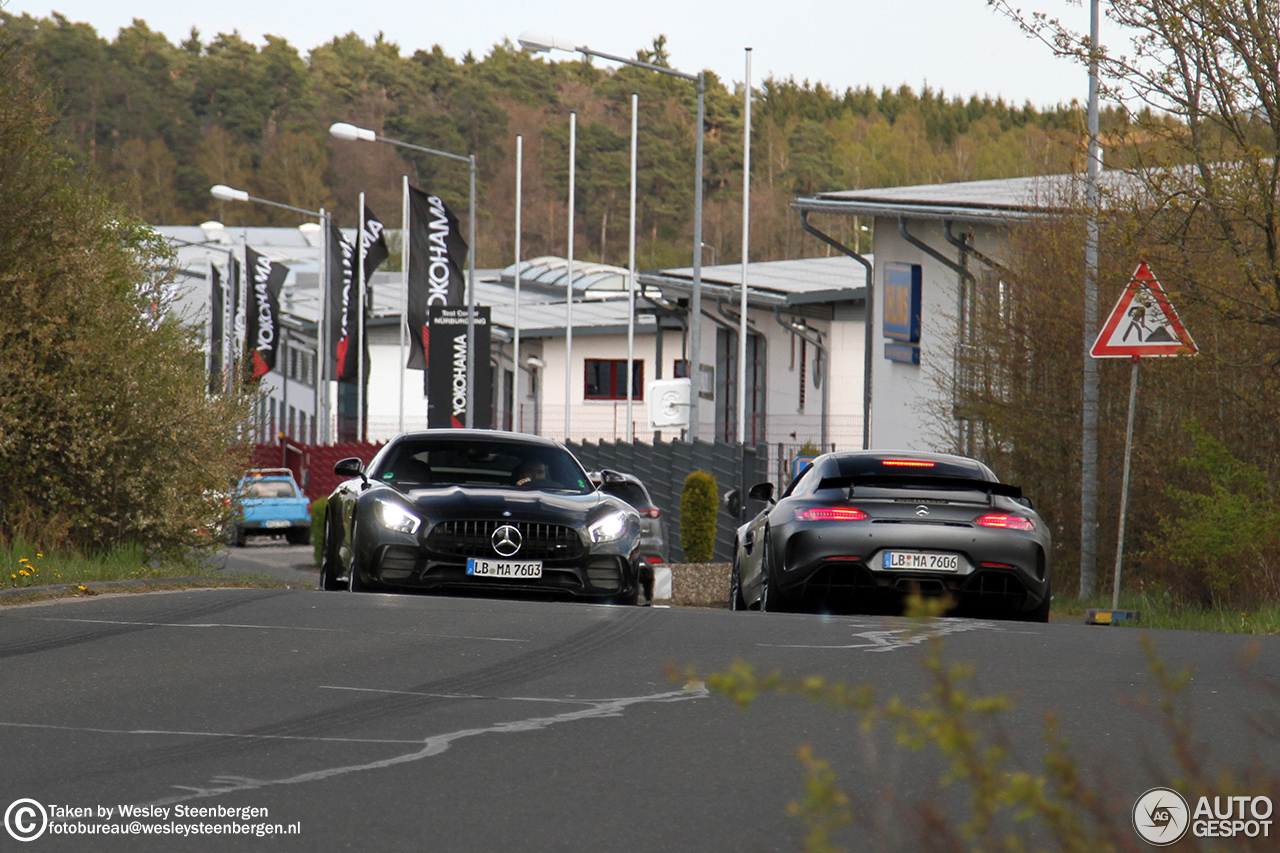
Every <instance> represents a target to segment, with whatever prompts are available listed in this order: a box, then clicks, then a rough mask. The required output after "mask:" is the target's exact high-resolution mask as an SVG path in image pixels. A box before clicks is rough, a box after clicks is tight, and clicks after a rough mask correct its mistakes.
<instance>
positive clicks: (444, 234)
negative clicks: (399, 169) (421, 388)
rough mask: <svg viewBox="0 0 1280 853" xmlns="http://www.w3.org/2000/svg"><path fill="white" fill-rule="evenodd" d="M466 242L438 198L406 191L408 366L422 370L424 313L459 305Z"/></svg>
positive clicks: (425, 334)
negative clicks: (407, 213)
mask: <svg viewBox="0 0 1280 853" xmlns="http://www.w3.org/2000/svg"><path fill="white" fill-rule="evenodd" d="M466 257H467V241H466V240H464V239H462V234H461V233H460V229H459V228H458V217H456V216H454V215H453V212H452V211H450V210H449V208H448V207H446V206H445V203H444V202H443V201H441V200H440V198H439V197H437V196H433V195H429V194H428V193H424V192H423V191H422V190H419V189H415V188H413V187H410V188H409V317H408V320H409V362H408V365H407V366H408V367H409V368H411V369H413V370H425V369H426V367H427V354H428V351H429V346H428V344H427V341H428V331H427V327H428V319H427V313H428V310H429V309H430V307H431V306H433V305H461V304H462V303H463V299H464V296H465V293H466V290H465V287H466V284H465V281H464V279H463V276H462V269H463V267H464V266H465V264H466Z"/></svg>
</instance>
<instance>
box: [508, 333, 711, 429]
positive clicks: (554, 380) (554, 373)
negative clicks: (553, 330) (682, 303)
mask: <svg viewBox="0 0 1280 853" xmlns="http://www.w3.org/2000/svg"><path fill="white" fill-rule="evenodd" d="M651 328H652V327H650V329H651ZM713 342H714V338H713ZM522 349H523V345H522ZM679 354H680V336H679V334H678V333H677V332H671V331H668V332H667V333H666V338H665V340H664V348H663V352H662V357H663V376H664V377H665V378H668V379H670V378H671V363H672V360H673V359H675V358H678V357H679ZM626 357H627V336H626V334H625V333H623V334H609V335H587V334H581V333H579V334H576V335H574V336H573V364H572V366H571V369H572V371H573V373H572V379H571V381H570V383H569V405H570V406H571V407H572V411H571V412H570V416H569V421H570V424H569V427H570V430H571V432H572V436H571V437H572V438H573V440H575V441H582V440H584V439H586V440H589V441H599V440H601V439H606V440H609V441H612V440H614V439H615V438H625V437H626V435H627V430H626V422H627V402H626V400H625V399H622V400H587V399H585V394H584V385H585V383H584V376H585V370H586V360H587V359H589V358H590V359H594V358H599V359H625V358H626ZM634 357H635V360H636V361H641V362H643V363H644V382H645V385H646V386H647V385H648V384H649V383H650V382H651V381H653V379H654V378H655V376H656V373H655V370H656V367H655V365H656V361H655V358H656V345H655V340H654V334H653V332H652V331H646V332H645V333H644V334H641V333H640V331H639V329H637V331H636V335H635V348H634ZM542 360H543V362H545V364H546V366H545V367H544V368H542V369H541V370H540V371H539V374H540V376H539V381H540V384H541V389H540V390H541V394H540V396H541V401H540V405H541V411H540V416H541V427H542V431H541V434H542V435H544V436H547V437H549V438H555V439H564V437H565V435H564V403H563V401H564V395H565V377H564V371H565V363H564V362H565V339H564V338H563V337H555V338H543V339H542ZM525 405H527V406H529V407H532V405H533V404H532V403H529V402H526V403H525ZM647 405H648V400H647V397H646V399H645V400H643V401H642V400H635V401H634V402H633V403H632V422H633V424H634V431H635V432H634V434H635V435H636V437H637V438H641V439H644V438H649V439H651V438H652V437H653V430H651V429H649V413H648V408H647ZM663 438H664V439H665V440H668V441H669V440H672V439H675V438H679V431H678V430H667V431H666V432H665V433H664V434H663Z"/></svg>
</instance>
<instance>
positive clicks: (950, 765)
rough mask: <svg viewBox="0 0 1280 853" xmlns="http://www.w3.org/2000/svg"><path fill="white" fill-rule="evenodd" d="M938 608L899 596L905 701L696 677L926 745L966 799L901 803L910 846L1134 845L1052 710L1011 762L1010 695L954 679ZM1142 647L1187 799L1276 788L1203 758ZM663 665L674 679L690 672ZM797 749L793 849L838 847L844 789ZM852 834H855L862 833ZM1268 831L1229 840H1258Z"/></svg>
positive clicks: (959, 673)
mask: <svg viewBox="0 0 1280 853" xmlns="http://www.w3.org/2000/svg"><path fill="white" fill-rule="evenodd" d="M944 606H945V605H944V603H942V602H937V603H932V604H929V603H925V602H922V601H921V600H919V599H917V600H916V601H914V602H913V603H912V606H911V611H912V612H913V614H915V615H916V616H917V617H919V621H918V623H917V627H916V631H917V633H922V634H924V635H926V636H927V637H928V639H927V640H926V641H925V654H924V657H923V660H922V664H923V667H924V669H925V672H926V675H927V687H926V689H925V691H924V693H923V695H922V696H921V697H920V699H919V700H917V701H909V700H904V699H902V698H899V697H896V696H895V697H892V698H890V699H888V700H887V701H884V700H878V699H877V697H876V696H875V693H874V691H873V689H872V688H871V687H870V686H868V685H860V686H856V687H850V686H849V685H847V684H844V683H842V682H829V681H827V680H826V679H824V678H821V677H818V676H808V677H800V678H784V677H783V676H782V675H781V673H779V672H777V671H775V672H772V673H770V674H768V675H763V676H760V675H757V674H756V673H755V672H754V670H753V669H752V667H751V665H750V664H748V663H746V662H743V661H738V662H737V663H735V664H734V665H733V666H732V667H731V668H730V669H729V670H727V671H725V672H718V673H712V674H710V675H708V676H707V678H706V684H707V686H708V687H709V688H710V689H711V690H713V691H715V692H717V693H722V694H724V695H726V696H728V697H729V698H731V699H732V700H733V701H734V702H735V703H736V704H738V705H739V706H740V707H742V708H747V707H749V706H750V705H751V703H752V702H753V701H754V700H755V699H756V698H757V697H758V696H759V695H760V694H762V693H776V694H783V695H795V694H798V695H801V696H804V697H806V698H807V699H809V700H810V701H813V702H818V703H822V704H824V705H827V706H829V707H831V708H833V709H836V710H838V711H847V712H850V713H853V714H855V715H857V716H858V717H860V718H861V720H862V724H863V726H864V728H866V729H868V730H870V729H874V728H875V727H877V726H888V727H889V728H890V729H891V730H892V732H893V734H894V737H895V740H896V741H897V743H898V744H899V745H900V746H902V747H905V748H908V749H911V750H915V751H920V750H930V751H935V752H936V753H937V755H938V756H939V757H940V758H941V759H942V765H943V767H944V769H943V771H942V773H941V775H940V777H939V779H938V782H939V784H940V786H941V787H942V788H952V789H963V790H964V791H965V792H966V793H967V798H966V800H965V803H966V805H965V807H964V809H963V811H962V813H961V814H948V813H946V812H944V811H942V810H941V809H940V808H939V807H938V806H937V805H936V803H935V802H932V801H920V802H915V803H903V804H902V805H901V806H900V808H902V809H903V810H904V813H903V814H902V815H901V817H902V818H903V819H904V820H903V822H902V825H905V826H916V827H918V831H919V832H920V834H921V835H920V837H919V838H918V839H917V842H918V844H919V845H920V847H919V848H918V849H933V850H952V851H1009V853H1015V852H1016V853H1022V851H1026V850H1034V849H1042V848H1043V847H1044V842H1045V840H1046V839H1052V840H1053V842H1054V843H1053V844H1052V845H1051V847H1052V848H1053V849H1060V850H1064V851H1080V853H1084V851H1090V853H1096V852H1098V851H1100V852H1101V853H1106V851H1123V850H1135V849H1138V847H1139V846H1140V845H1138V844H1137V843H1136V836H1135V835H1134V831H1133V829H1132V827H1131V826H1130V825H1129V811H1130V808H1131V807H1132V802H1131V801H1126V802H1124V803H1118V802H1112V801H1111V799H1110V798H1109V797H1108V796H1107V795H1106V794H1105V793H1104V792H1105V790H1106V788H1105V784H1104V783H1102V782H1098V783H1096V784H1095V783H1093V782H1091V781H1090V780H1089V779H1088V778H1087V777H1086V775H1085V773H1084V772H1083V771H1082V769H1081V767H1080V765H1079V763H1078V761H1077V760H1076V758H1075V757H1074V756H1073V754H1072V751H1071V747H1070V744H1069V743H1068V741H1067V740H1066V738H1065V737H1063V735H1062V734H1061V730H1060V726H1059V723H1058V720H1057V717H1056V715H1054V714H1052V713H1049V714H1046V715H1045V728H1044V736H1043V740H1044V745H1045V749H1044V754H1043V757H1042V758H1041V763H1040V769H1039V770H1038V771H1027V770H1023V769H1020V768H1022V767H1029V766H1032V763H1031V762H1029V761H1025V760H1016V759H1018V757H1017V756H1015V755H1014V754H1013V753H1012V752H1011V751H1010V750H1009V748H1008V745H1007V744H1008V741H1007V738H1006V737H1004V736H1003V735H1002V733H1001V732H1000V729H999V721H1000V717H1001V715H1002V714H1004V713H1006V712H1007V711H1009V710H1010V709H1011V708H1012V707H1013V706H1014V701H1013V699H1012V698H1011V697H1010V696H1008V695H1006V694H997V695H991V696H978V695H974V694H972V693H970V692H969V690H968V689H967V688H966V683H967V682H969V681H970V680H971V679H972V677H973V674H974V668H973V667H972V666H969V665H963V664H954V663H947V662H946V661H945V660H944V656H943V651H944V641H943V639H942V638H941V637H940V636H938V635H933V634H931V633H930V623H931V622H932V621H933V617H936V616H937V615H939V614H940V613H942V612H944ZM1143 648H1144V650H1145V652H1146V655H1147V661H1148V666H1149V669H1150V672H1151V675H1152V677H1153V679H1154V681H1155V685H1156V688H1157V699H1156V701H1155V702H1154V703H1153V706H1154V707H1152V708H1151V709H1150V710H1152V711H1153V712H1154V713H1155V716H1157V717H1158V719H1159V721H1160V722H1161V723H1162V724H1163V728H1164V730H1165V733H1166V736H1167V738H1168V743H1169V746H1170V751H1171V753H1172V755H1173V757H1174V759H1175V762H1176V766H1177V774H1176V775H1177V776H1178V780H1177V781H1176V782H1175V783H1174V785H1175V787H1176V788H1178V789H1179V790H1180V791H1181V793H1182V794H1183V795H1184V796H1186V797H1187V798H1188V800H1189V801H1194V800H1193V798H1198V797H1200V796H1215V795H1217V796H1230V795H1254V794H1258V793H1259V792H1265V791H1274V790H1276V787H1277V784H1278V783H1280V779H1276V778H1270V777H1268V776H1266V775H1262V774H1260V773H1259V772H1257V771H1248V772H1244V773H1238V772H1234V771H1232V770H1231V769H1228V768H1214V767H1211V766H1209V765H1208V763H1207V762H1205V761H1204V760H1203V756H1201V755H1200V754H1199V752H1198V751H1197V749H1196V747H1195V741H1194V735H1193V732H1192V729H1191V727H1190V725H1189V723H1188V721H1187V718H1186V716H1185V713H1184V712H1183V711H1182V710H1181V708H1180V705H1179V701H1178V699H1179V694H1180V693H1181V691H1182V690H1183V688H1184V687H1185V686H1186V684H1187V683H1188V682H1189V681H1190V678H1191V672H1190V670H1189V669H1183V670H1181V671H1178V672H1173V671H1171V670H1170V669H1169V667H1168V665H1167V664H1166V663H1165V661H1164V660H1162V659H1161V658H1160V657H1159V656H1158V655H1157V654H1156V651H1155V644H1154V643H1153V642H1151V641H1150V640H1149V639H1144V640H1143ZM673 675H676V676H677V677H678V678H679V679H680V680H683V681H685V682H688V681H694V680H696V679H697V677H698V676H697V674H696V673H695V672H693V671H686V672H684V673H678V674H677V673H673ZM798 758H799V760H800V762H801V764H802V765H803V767H804V772H805V793H804V796H803V797H802V798H801V799H799V800H793V801H792V802H791V803H790V804H789V806H788V813H789V814H791V815H792V816H793V817H796V818H798V819H799V820H800V821H801V822H802V823H803V825H804V831H805V844H804V849H805V850H806V851H808V853H835V851H840V850H843V849H845V848H843V847H839V846H837V845H836V836H837V833H838V832H839V831H840V830H841V829H842V828H844V827H846V826H848V825H851V824H853V825H856V824H857V818H856V816H855V814H854V811H853V808H852V805H851V803H852V801H851V799H850V797H849V795H848V794H847V793H846V792H845V791H844V790H842V789H841V787H840V784H839V778H838V775H837V773H836V771H835V770H834V769H833V768H832V766H831V764H830V763H829V762H827V761H825V760H822V759H821V758H818V757H816V756H815V755H814V752H813V749H812V747H811V746H809V745H804V746H801V747H800V748H799V750H798ZM864 831H865V828H864ZM862 840H863V842H864V843H865V841H866V839H865V838H863V839H862ZM904 841H905V839H904ZM1272 841H1273V839H1263V838H1256V839H1247V838H1239V839H1236V840H1235V841H1233V846H1232V848H1231V849H1233V850H1234V849H1241V850H1254V849H1259V850H1260V849H1264V848H1267V845H1269V844H1271V842H1272ZM906 843H910V842H906ZM1211 848H1212V844H1205V843H1204V842H1201V840H1200V839H1197V838H1195V837H1194V836H1193V835H1191V834H1190V833H1188V835H1187V836H1186V837H1185V838H1184V839H1183V840H1182V841H1181V842H1180V843H1179V849H1187V850H1200V849H1211ZM876 849H884V845H877V846H876ZM911 849H917V848H911ZM1267 849H1269V848H1267Z"/></svg>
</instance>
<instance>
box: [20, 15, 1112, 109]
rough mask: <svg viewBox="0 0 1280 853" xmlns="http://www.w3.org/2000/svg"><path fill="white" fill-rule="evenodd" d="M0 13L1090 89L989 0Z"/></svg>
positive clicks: (845, 80)
mask: <svg viewBox="0 0 1280 853" xmlns="http://www.w3.org/2000/svg"><path fill="white" fill-rule="evenodd" d="M1019 5H1020V6H1022V7H1023V8H1025V9H1027V10H1028V11H1030V10H1040V11H1047V12H1049V13H1050V14H1051V15H1053V16H1056V17H1061V18H1063V20H1064V21H1066V22H1069V23H1070V24H1071V25H1072V26H1073V27H1075V28H1077V29H1080V30H1087V29H1088V23H1089V22H1088V17H1089V12H1088V4H1084V3H1080V2H1078V0H1077V2H1071V0H1025V2H1022V3H1020V4H1019ZM0 8H3V9H5V11H8V12H11V13H14V14H22V13H24V12H25V13H29V14H31V15H35V16H38V17H45V16H48V15H49V14H50V13H51V12H53V11H55V10H56V11H58V12H60V13H61V14H63V15H64V16H66V17H67V18H69V19H70V20H73V21H84V22H87V23H89V24H92V25H93V26H94V28H96V29H97V30H98V33H99V35H102V36H104V37H106V38H114V37H115V34H116V32H117V31H118V30H119V28H120V27H122V26H127V25H128V24H129V23H130V22H131V21H132V20H133V19H134V18H141V19H142V20H144V21H146V22H147V24H148V25H149V26H150V27H151V28H152V29H155V30H159V31H160V32H162V33H164V34H165V35H166V36H168V38H169V40H170V41H173V42H175V43H176V42H178V41H181V40H182V39H184V38H185V37H186V36H187V34H188V33H189V32H190V31H191V28H192V26H195V27H196V28H198V29H199V31H200V33H201V36H202V38H203V39H204V40H205V41H206V42H207V41H208V40H209V39H210V38H211V37H212V36H214V35H215V34H217V33H219V32H231V31H232V30H237V31H239V33H240V35H241V36H242V37H244V38H246V39H248V40H251V41H253V42H256V43H258V44H261V43H262V37H263V35H264V34H267V33H270V34H273V35H279V36H283V37H284V38H286V39H287V40H288V41H289V43H290V44H292V45H293V46H294V47H296V48H298V50H299V52H301V53H302V54H303V55H304V56H305V55H306V53H307V51H309V50H310V49H311V48H313V47H316V46H317V45H320V44H324V43H325V42H328V41H329V40H331V39H332V38H333V37H334V36H337V35H342V34H345V33H348V32H351V31H353V30H354V31H355V32H356V33H358V34H359V35H360V36H362V37H364V38H365V39H367V40H368V39H372V38H373V36H374V35H375V34H377V33H378V32H383V33H385V34H386V37H387V38H388V39H389V40H390V41H393V42H395V43H397V44H398V45H399V46H400V49H401V53H402V54H403V55H412V53H413V51H415V50H417V49H419V48H430V47H431V46H432V45H435V44H439V45H440V46H441V47H442V48H444V50H445V52H446V53H448V54H449V55H451V56H454V57H459V56H461V55H463V54H464V53H465V52H466V51H468V50H470V51H472V52H473V53H474V54H475V55H476V56H477V58H479V57H482V56H484V55H485V54H486V53H488V51H489V49H490V48H491V47H492V46H493V45H494V44H497V43H500V42H501V41H502V39H504V38H508V39H510V40H511V41H512V42H515V41H516V39H517V38H518V37H519V35H520V33H522V32H524V31H526V30H531V31H535V32H540V33H544V34H548V35H553V36H557V37H560V38H564V39H568V40H571V41H573V42H574V43H575V44H578V45H588V46H590V47H593V48H595V49H597V50H602V51H606V52H609V53H617V54H622V55H625V56H634V55H635V51H636V50H637V49H639V48H643V47H647V46H648V45H650V44H651V43H652V41H653V38H654V37H655V36H657V35H659V34H664V35H666V36H667V44H668V49H669V51H670V54H671V60H672V65H673V66H674V67H676V68H679V69H681V70H683V71H689V72H694V71H697V70H698V69H699V68H706V69H709V70H711V71H714V72H716V73H717V74H719V75H720V76H721V77H722V78H723V79H725V80H735V81H740V80H742V78H743V72H744V68H743V62H744V60H743V57H744V54H743V48H745V47H748V46H749V47H751V48H753V56H754V59H753V62H752V77H753V79H754V81H755V82H757V83H758V82H759V81H760V80H761V79H763V78H765V77H767V76H769V75H773V76H775V77H781V78H785V77H794V78H796V79H797V80H806V79H807V80H810V81H813V82H819V81H820V82H823V83H825V84H827V85H829V86H832V87H834V88H835V89H837V90H838V91H843V89H844V88H845V87H847V86H863V85H870V86H872V87H874V88H876V89H879V88H880V87H882V86H892V87H897V86H899V85H901V84H903V83H906V84H908V85H910V86H911V87H912V88H914V89H916V90H917V91H919V90H920V88H921V86H922V85H923V84H925V83H926V82H927V83H928V85H929V86H931V87H933V88H934V89H935V90H936V89H943V90H945V91H946V92H947V93H948V94H952V95H956V94H958V95H963V96H965V97H968V96H969V95H972V94H979V95H984V94H989V95H992V96H996V95H999V96H1002V97H1004V98H1005V99H1006V100H1010V101H1013V102H1015V103H1017V104H1019V105H1020V104H1022V103H1023V102H1025V101H1031V102H1032V103H1033V104H1035V105H1037V106H1040V107H1044V106H1051V105H1054V104H1057V103H1059V102H1064V103H1065V102H1069V101H1070V100H1072V99H1073V98H1074V99H1078V100H1079V101H1081V102H1082V103H1083V102H1084V101H1085V98H1086V95H1087V91H1088V90H1087V77H1086V74H1085V72H1084V70H1083V69H1081V68H1080V67H1078V66H1076V65H1074V64H1072V63H1071V62H1069V61H1067V60H1063V59H1055V58H1054V57H1053V56H1052V55H1051V54H1050V52H1049V50H1048V48H1046V47H1045V46H1044V45H1043V44H1041V43H1039V42H1036V41H1032V40H1029V39H1027V38H1026V37H1025V36H1023V35H1022V34H1021V33H1020V32H1019V31H1018V29H1017V27H1016V26H1015V25H1014V24H1013V23H1012V22H1011V21H1009V20H1007V19H1005V18H1003V17H1001V16H1000V15H998V14H996V13H995V12H993V11H992V10H991V9H990V8H988V6H987V4H986V2H985V0H878V2H871V0H738V1H737V2H711V0H644V2H634V0H633V2H618V0H558V1H557V2H554V3H538V2H529V0H454V2H445V1H444V0H374V1H373V2H351V0H309V2H306V3H281V2H272V0H213V2H202V3H175V2H173V0H127V1H126V0H56V2H50V0H0ZM1104 26H1105V25H1104ZM1108 35H1109V34H1108V32H1107V30H1106V29H1105V28H1104V30H1103V38H1102V41H1103V43H1104V44H1106V43H1108V42H1109V41H1112V40H1113V39H1111V38H1108ZM556 55H557V56H560V57H563V58H568V54H556Z"/></svg>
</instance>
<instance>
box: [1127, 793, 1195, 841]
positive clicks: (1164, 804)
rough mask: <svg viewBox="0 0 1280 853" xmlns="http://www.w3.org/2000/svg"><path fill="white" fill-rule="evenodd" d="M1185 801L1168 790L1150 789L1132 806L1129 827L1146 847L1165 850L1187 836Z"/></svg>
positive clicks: (1188, 823)
mask: <svg viewBox="0 0 1280 853" xmlns="http://www.w3.org/2000/svg"><path fill="white" fill-rule="evenodd" d="M1190 817H1191V815H1190V812H1189V811H1188V810H1187V801H1186V800H1184V799H1183V798H1182V795H1181V794H1179V793H1178V792H1177V791H1174V790H1173V789H1171V788H1152V789H1151V790H1150V791H1147V792H1146V793H1145V794H1143V795H1142V796H1141V797H1138V801H1137V802H1136V803H1134V804H1133V828H1134V829H1135V830H1137V832H1138V835H1140V836H1142V840H1143V841H1145V842H1147V843H1148V844H1154V845H1155V846H1157V847H1165V846H1167V845H1169V844H1173V843H1174V842H1176V841H1178V840H1179V839H1181V838H1182V836H1184V835H1186V834H1187V827H1188V826H1189V825H1190V824H1191V821H1190Z"/></svg>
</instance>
